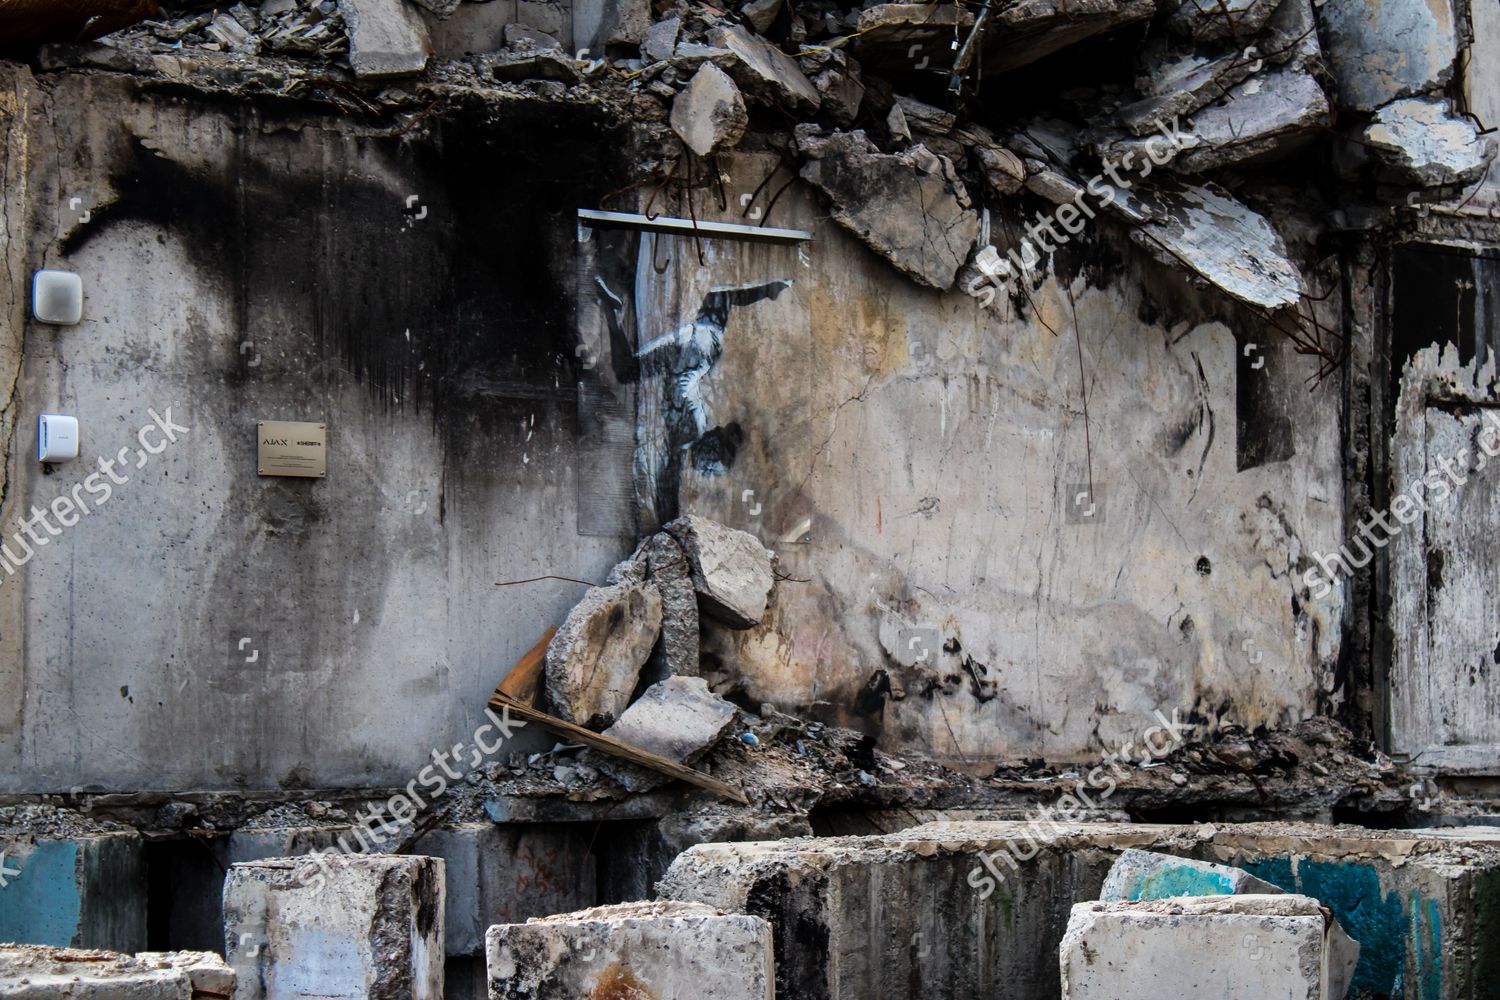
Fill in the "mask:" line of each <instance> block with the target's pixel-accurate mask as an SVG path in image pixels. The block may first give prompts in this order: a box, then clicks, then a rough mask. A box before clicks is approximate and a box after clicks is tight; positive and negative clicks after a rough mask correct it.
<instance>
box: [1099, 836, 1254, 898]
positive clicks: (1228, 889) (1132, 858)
mask: <svg viewBox="0 0 1500 1000" xmlns="http://www.w3.org/2000/svg"><path fill="white" fill-rule="evenodd" d="M1280 891H1281V890H1280V889H1278V888H1276V886H1274V885H1272V884H1271V883H1269V882H1263V881H1261V880H1260V879H1258V878H1256V877H1255V876H1254V875H1251V874H1250V873H1249V872H1247V871H1243V870H1241V869H1239V868H1231V867H1229V866H1228V865H1216V864H1213V863H1212V862H1208V861H1194V860H1192V859H1191V858H1178V857H1174V856H1172V855H1170V854H1157V853H1155V852H1154V851H1138V850H1135V849H1134V848H1131V849H1130V850H1127V851H1125V852H1124V853H1123V854H1121V855H1120V859H1119V860H1118V861H1116V862H1115V863H1114V867H1112V868H1110V870H1109V877H1108V878H1106V879H1105V880H1104V888H1103V889H1101V890H1099V898H1100V899H1102V900H1104V901H1106V902H1119V901H1124V900H1142V899H1166V898H1168V897H1170V896H1238V895H1244V894H1246V893H1255V894H1259V895H1267V894H1271V893H1278V892H1280Z"/></svg>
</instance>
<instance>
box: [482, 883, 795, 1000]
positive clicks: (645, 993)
mask: <svg viewBox="0 0 1500 1000" xmlns="http://www.w3.org/2000/svg"><path fill="white" fill-rule="evenodd" d="M486 945H487V947H486V951H487V953H488V961H489V981H490V1000H576V998H578V997H632V998H635V997H641V998H647V997H660V998H662V1000H666V998H669V997H693V998H694V1000H773V998H774V997H775V992H776V991H775V972H774V963H773V961H772V956H771V927H770V925H769V924H767V923H766V922H765V921H764V920H761V919H760V918H758V917H749V916H742V915H736V914H724V913H721V912H719V911H718V910H715V909H713V908H712V907H708V906H703V905H701V904H697V903H672V902H657V903H622V904H619V905H617V906H600V907H595V908H594V909H591V910H582V911H580V912H578V913H564V914H560V915H558V916H552V917H539V918H535V919H532V920H530V921H528V922H526V923H524V924H499V925H497V926H494V927H491V928H490V930H489V934H488V935H487V937H486Z"/></svg>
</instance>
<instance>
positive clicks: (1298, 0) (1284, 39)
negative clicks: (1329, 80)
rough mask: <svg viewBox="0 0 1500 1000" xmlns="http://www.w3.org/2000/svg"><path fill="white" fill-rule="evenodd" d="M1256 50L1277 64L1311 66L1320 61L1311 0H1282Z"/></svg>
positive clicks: (1258, 53)
mask: <svg viewBox="0 0 1500 1000" xmlns="http://www.w3.org/2000/svg"><path fill="white" fill-rule="evenodd" d="M1255 47H1256V50H1257V51H1256V54H1257V55H1263V56H1265V58H1266V59H1267V60H1269V61H1270V62H1272V63H1275V64H1276V65H1286V66H1291V67H1292V68H1293V69H1313V68H1315V67H1319V66H1321V64H1322V61H1323V47H1322V45H1320V44H1319V43H1318V21H1317V17H1316V16H1315V15H1314V14H1313V0H1281V6H1280V7H1277V8H1276V13H1274V14H1272V15H1271V19H1270V20H1269V21H1267V22H1266V27H1265V30H1264V31H1263V32H1262V33H1261V37H1260V38H1259V39H1258V40H1257V42H1256V46H1255Z"/></svg>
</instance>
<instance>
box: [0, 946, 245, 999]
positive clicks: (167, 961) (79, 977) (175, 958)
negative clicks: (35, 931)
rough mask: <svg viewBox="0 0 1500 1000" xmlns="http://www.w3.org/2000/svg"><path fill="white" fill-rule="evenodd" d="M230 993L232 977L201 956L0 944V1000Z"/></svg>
mask: <svg viewBox="0 0 1500 1000" xmlns="http://www.w3.org/2000/svg"><path fill="white" fill-rule="evenodd" d="M233 994H234V973H233V972H232V971H231V970H230V968H229V966H227V965H225V964H224V960H223V959H222V958H220V957H219V956H218V955H214V954H210V953H207V952H187V951H180V952H147V953H145V954H141V955H136V956H135V957H133V958H132V957H131V956H129V955H122V954H120V953H118V952H113V951H92V950H84V949H72V948H69V949H64V948H52V947H47V946H43V945H9V944H8V945H0V998H3V1000H64V998H67V1000H194V998H199V997H215V996H217V997H228V996H232V995H233Z"/></svg>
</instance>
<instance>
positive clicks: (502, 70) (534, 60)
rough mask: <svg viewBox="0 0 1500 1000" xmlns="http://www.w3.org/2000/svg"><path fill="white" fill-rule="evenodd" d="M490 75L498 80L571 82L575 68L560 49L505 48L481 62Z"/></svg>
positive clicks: (575, 74)
mask: <svg viewBox="0 0 1500 1000" xmlns="http://www.w3.org/2000/svg"><path fill="white" fill-rule="evenodd" d="M484 63H485V65H487V66H488V67H489V69H490V75H491V76H493V77H494V78H495V79H496V80H500V81H509V82H513V81H519V80H556V81H560V82H562V83H573V82H574V81H576V80H577V79H578V66H577V64H576V63H575V62H574V61H573V57H572V56H570V55H568V54H567V53H566V52H564V51H563V50H561V49H531V48H527V49H505V50H503V51H500V52H496V53H495V54H494V55H492V56H488V57H486V58H485V60H484Z"/></svg>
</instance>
